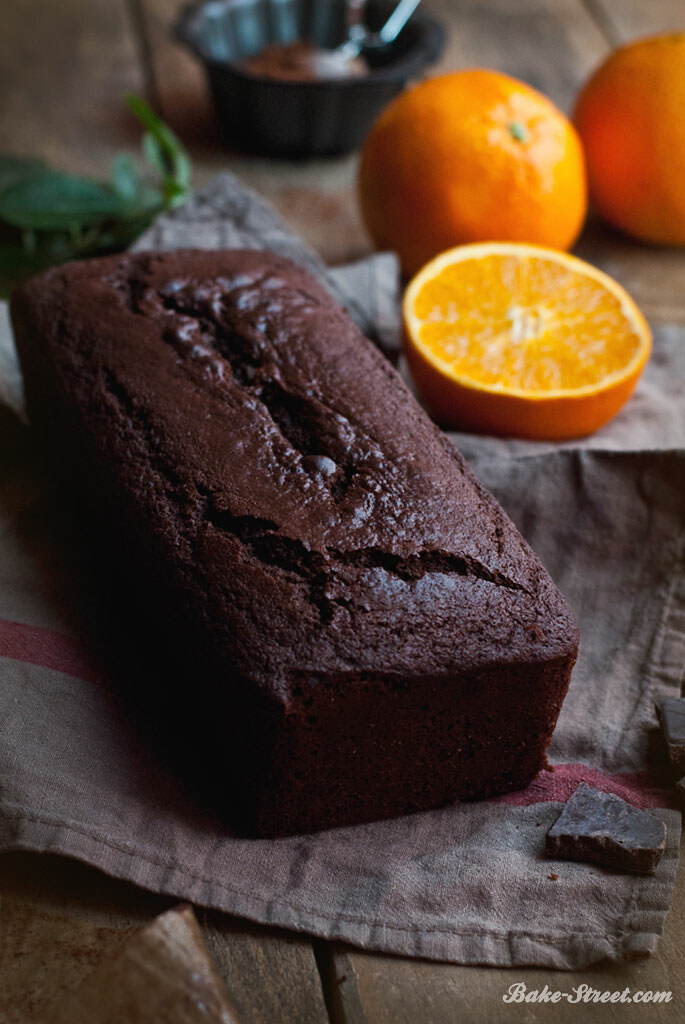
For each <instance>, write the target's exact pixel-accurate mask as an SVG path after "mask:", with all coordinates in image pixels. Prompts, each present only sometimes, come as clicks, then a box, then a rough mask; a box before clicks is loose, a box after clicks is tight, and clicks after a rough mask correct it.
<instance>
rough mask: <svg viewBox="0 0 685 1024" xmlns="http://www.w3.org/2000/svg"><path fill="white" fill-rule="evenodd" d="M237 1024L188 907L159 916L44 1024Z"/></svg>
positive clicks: (70, 994) (136, 932)
mask: <svg viewBox="0 0 685 1024" xmlns="http://www.w3.org/2000/svg"><path fill="white" fill-rule="evenodd" d="M48 1021H49V1024H81V1022H82V1024H121V1021H127V1022H128V1024H136V1022H138V1024H143V1022H145V1021H164V1022H165V1024H241V1022H240V1020H239V1017H238V1015H237V1013H236V1012H235V1009H234V1007H233V1006H231V1004H230V1000H229V998H228V994H227V992H226V991H225V989H224V986H223V985H222V983H221V980H220V979H219V977H218V975H217V973H216V969H215V967H214V964H213V962H212V958H211V956H210V954H209V951H208V949H207V946H206V944H205V942H204V941H203V938H202V935H201V933H200V929H199V927H198V925H197V921H196V919H195V915H194V914H193V911H192V908H191V907H189V906H188V905H187V904H186V905H184V906H178V907H174V908H172V909H171V910H167V911H166V912H165V913H164V914H161V915H159V916H158V917H156V918H155V919H154V920H153V921H151V922H150V923H149V924H147V925H145V927H144V928H138V929H135V930H134V931H133V933H132V934H129V935H128V936H127V937H126V939H125V941H124V942H122V944H121V946H120V948H119V949H118V950H117V952H116V953H115V954H114V955H112V956H109V957H107V959H106V960H104V961H103V962H102V963H101V964H100V965H99V966H98V967H96V968H95V970H94V971H93V972H92V973H91V974H89V975H88V977H87V978H86V979H85V981H83V982H82V983H81V984H80V985H78V986H77V987H76V988H75V989H73V990H72V991H70V992H68V993H67V994H66V996H65V997H64V998H63V999H61V1000H60V1001H59V1002H58V1004H57V1005H56V1006H55V1007H54V1008H53V1009H52V1010H51V1012H50V1013H49V1014H48V1017H47V1018H46V1024H47V1022H48Z"/></svg>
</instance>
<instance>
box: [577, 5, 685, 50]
mask: <svg viewBox="0 0 685 1024" xmlns="http://www.w3.org/2000/svg"><path fill="white" fill-rule="evenodd" d="M584 2H585V5H586V7H587V9H588V11H589V12H590V14H591V15H592V16H593V17H594V19H595V21H596V22H597V23H598V25H600V26H601V28H602V30H603V32H604V34H605V36H606V38H607V39H608V41H609V42H610V43H611V45H612V46H618V45H620V44H622V43H627V42H628V41H629V40H631V39H637V38H638V37H639V36H648V35H653V34H656V33H659V32H672V31H673V30H674V29H676V30H680V31H685V4H683V2H682V0H584Z"/></svg>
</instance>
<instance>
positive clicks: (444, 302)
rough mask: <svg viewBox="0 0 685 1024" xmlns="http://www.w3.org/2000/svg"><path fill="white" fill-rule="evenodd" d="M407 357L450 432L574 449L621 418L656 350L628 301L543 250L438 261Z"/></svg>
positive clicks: (467, 251)
mask: <svg viewBox="0 0 685 1024" xmlns="http://www.w3.org/2000/svg"><path fill="white" fill-rule="evenodd" d="M404 321H405V329H406V352H407V357H408V360H409V364H410V367H411V369H412V373H413V375H414V377H415V379H416V383H417V385H418V387H419V390H420V391H421V392H422V394H423V396H424V398H425V400H426V404H427V405H428V407H429V409H430V410H431V412H433V414H434V415H435V416H436V417H437V418H438V419H440V420H441V421H442V422H444V423H445V424H448V425H450V426H457V427H461V428H465V429H471V430H480V431H485V432H488V433H496V434H512V435H517V436H520V437H533V438H536V437H537V438H568V437H577V436H580V435H583V434H587V433H590V432H591V431H593V430H596V429H597V428H598V427H600V426H601V425H602V424H603V423H605V422H606V421H607V420H608V419H610V418H611V417H612V416H613V415H615V414H616V413H617V412H618V410H619V409H620V408H621V406H622V405H623V404H624V402H625V401H626V400H627V399H628V397H629V395H630V394H631V392H632V391H633V389H634V387H635V384H636V383H637V380H638V378H639V375H640V373H641V372H642V369H643V367H644V364H645V362H646V361H647V359H648V357H649V353H650V350H651V336H650V332H649V328H648V326H647V324H646V322H645V319H644V317H643V316H642V314H641V313H640V311H639V309H638V308H637V306H636V305H635V303H634V302H633V300H632V299H631V298H630V296H629V295H628V293H627V292H626V291H625V290H624V289H623V288H622V287H621V286H620V285H619V284H618V283H617V282H616V281H614V280H613V279H612V278H610V277H608V276H607V275H606V274H604V273H602V272H601V271H600V270H597V268H596V267H593V266H591V265H590V264H588V263H585V262H583V261H582V260H579V259H576V258H575V257H573V256H569V255H567V254H566V253H561V252H557V251H555V250H553V249H545V248H542V247H539V246H530V245H525V244H514V243H487V244H479V245H465V246H460V247H459V248H457V249H451V250H449V251H448V252H445V253H442V254H441V255H440V256H438V257H436V258H435V259H434V260H432V261H431V262H430V263H428V264H427V265H426V266H425V267H424V268H423V270H421V271H420V272H419V273H418V274H417V275H416V277H415V278H414V279H413V280H412V282H411V283H410V285H409V287H408V288H407V291H406V293H405V298H404Z"/></svg>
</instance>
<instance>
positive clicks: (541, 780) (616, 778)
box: [495, 764, 678, 808]
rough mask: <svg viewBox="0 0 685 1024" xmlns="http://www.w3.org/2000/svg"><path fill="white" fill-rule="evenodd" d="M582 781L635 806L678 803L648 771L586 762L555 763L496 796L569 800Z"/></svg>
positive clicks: (520, 802) (515, 800)
mask: <svg viewBox="0 0 685 1024" xmlns="http://www.w3.org/2000/svg"><path fill="white" fill-rule="evenodd" d="M581 782H587V784H588V786H594V788H595V789H601V790H602V792H604V793H614V794H615V795H616V796H620V797H621V798H622V799H623V800H627V801H628V803H630V804H633V805H634V806H635V807H640V808H645V807H676V806H678V804H677V802H676V801H675V798H674V794H673V793H672V792H670V791H669V790H667V789H662V788H660V787H659V786H655V785H653V783H652V781H651V779H650V777H649V775H648V774H647V773H646V772H616V773H615V774H612V775H610V774H607V773H606V772H601V771H598V770H597V769H596V768H590V767H588V765H586V764H555V765H554V766H553V767H552V768H551V769H549V770H547V771H541V772H540V774H539V775H538V776H537V777H536V778H535V779H533V781H532V782H531V784H530V786H527V787H526V788H525V789H521V790H519V791H518V792H516V793H507V794H505V796H499V797H495V802H496V803H503V804H513V805H514V806H516V807H526V806H528V804H537V803H544V802H545V801H548V800H561V801H566V800H568V798H569V797H570V796H571V795H572V794H573V793H574V791H575V789H576V787H577V786H578V784H579V783H581Z"/></svg>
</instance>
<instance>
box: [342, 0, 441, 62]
mask: <svg viewBox="0 0 685 1024" xmlns="http://www.w3.org/2000/svg"><path fill="white" fill-rule="evenodd" d="M420 2H421V0H400V2H399V3H398V5H397V7H396V8H395V10H394V11H393V12H392V14H391V15H390V17H389V18H388V20H387V21H386V23H385V25H383V28H381V29H380V30H379V31H378V32H369V30H368V28H367V27H366V25H364V9H365V7H366V0H347V24H348V33H347V39H346V40H345V42H344V43H342V44H341V45H340V46H336V48H335V50H332V51H331V52H332V53H335V54H338V53H339V54H343V55H344V56H345V57H358V56H359V54H360V53H362V51H363V50H367V49H369V50H370V49H373V50H378V49H380V48H381V47H383V46H389V45H390V43H393V42H394V41H395V39H396V38H397V36H398V35H399V34H400V32H401V31H402V29H403V28H404V26H405V24H406V23H407V22H408V21H409V19H410V18H411V16H412V14H413V13H414V11H415V10H416V8H417V7H418V6H419V4H420Z"/></svg>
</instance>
